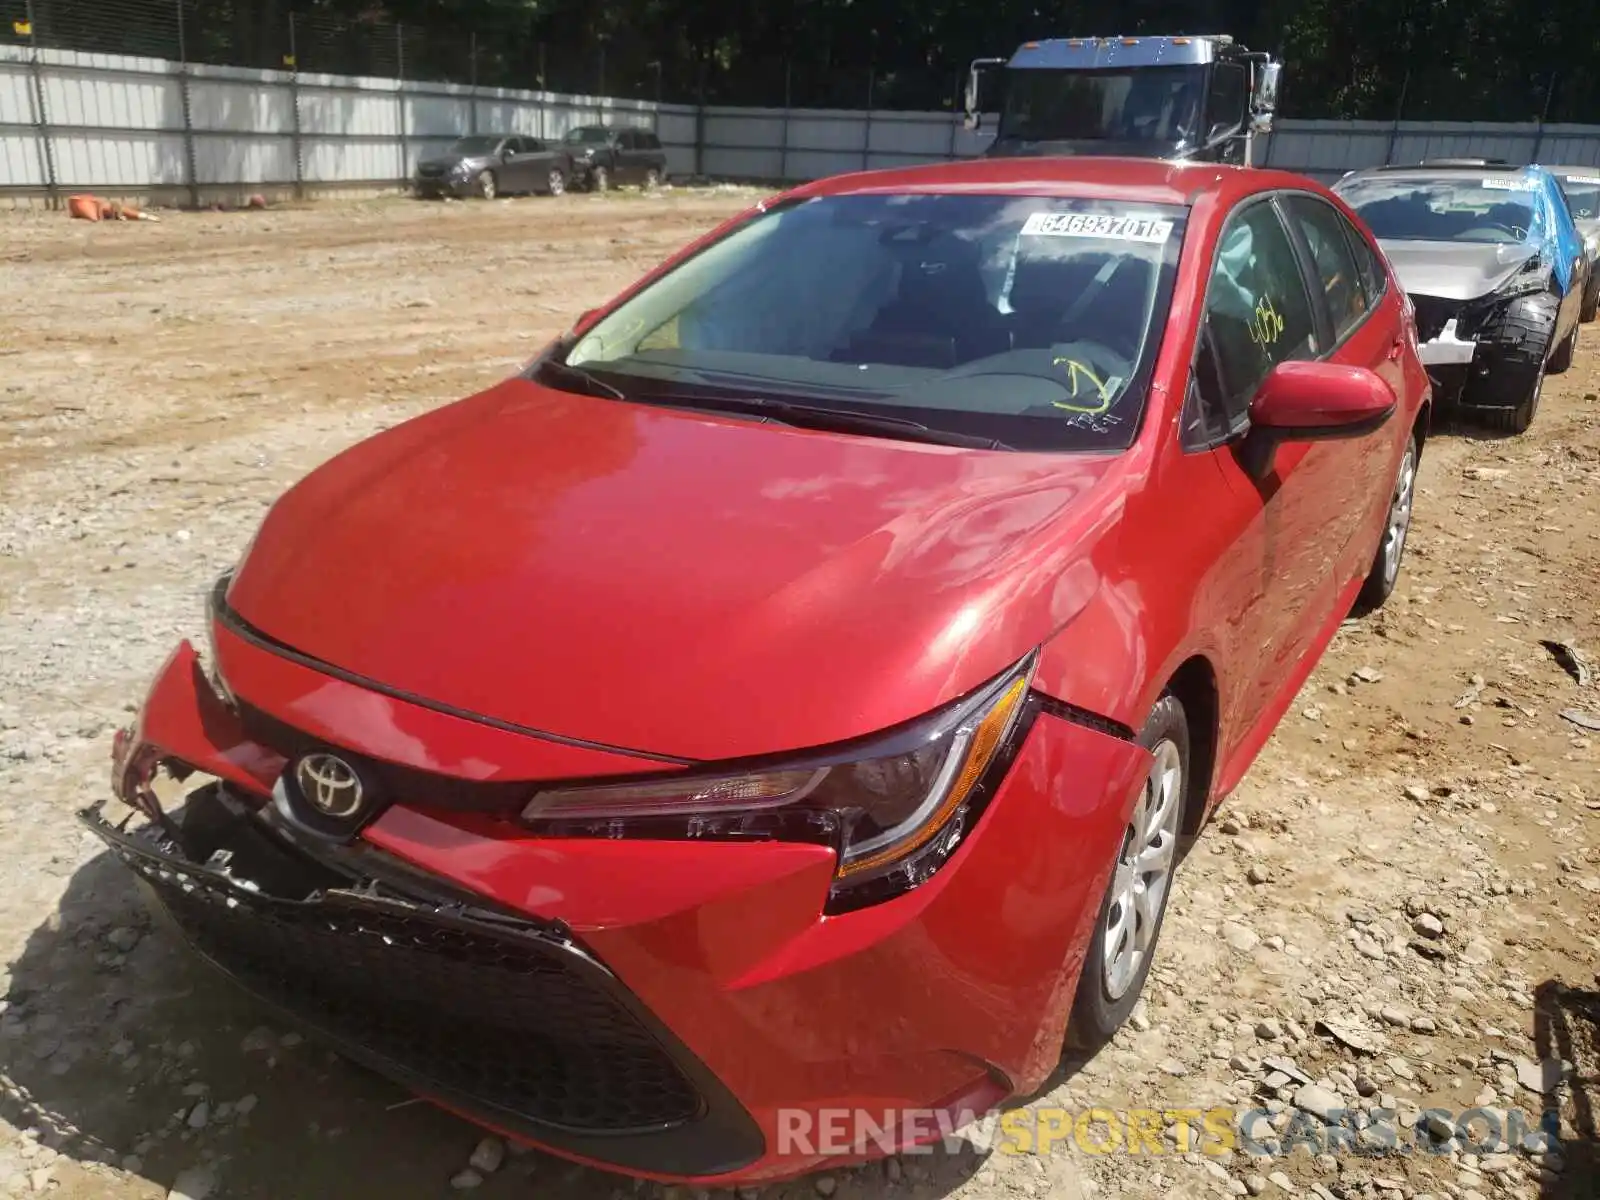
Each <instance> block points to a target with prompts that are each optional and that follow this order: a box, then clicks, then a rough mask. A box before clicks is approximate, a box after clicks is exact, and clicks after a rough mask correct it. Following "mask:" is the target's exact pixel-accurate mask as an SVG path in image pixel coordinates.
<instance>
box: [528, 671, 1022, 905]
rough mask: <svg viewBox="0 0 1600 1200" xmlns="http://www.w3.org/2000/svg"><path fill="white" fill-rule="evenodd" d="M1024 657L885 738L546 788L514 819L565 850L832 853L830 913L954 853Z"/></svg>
mask: <svg viewBox="0 0 1600 1200" xmlns="http://www.w3.org/2000/svg"><path fill="white" fill-rule="evenodd" d="M1034 661H1035V656H1034V655H1032V654H1030V655H1029V656H1028V657H1027V658H1026V659H1024V660H1023V661H1022V662H1020V663H1018V664H1017V665H1016V666H1015V667H1013V668H1012V669H1011V670H1008V671H1007V672H1006V673H1005V674H1003V675H1001V676H999V677H998V678H996V679H993V680H991V681H990V682H989V683H987V684H985V685H984V686H982V687H980V688H978V689H977V690H976V691H974V692H972V693H970V694H969V695H967V696H965V697H963V698H962V699H960V700H958V701H956V702H955V703H953V704H951V705H949V706H947V707H945V708H943V709H941V710H939V711H938V712H936V713H934V714H932V715H930V716H928V717H925V718H923V719H921V720H918V721H913V722H911V723H910V724H908V725H906V726H903V727H901V728H899V729H896V730H893V731H891V732H889V733H886V734H883V735H880V736H877V737H873V738H868V739H863V740H861V741H858V742H853V743H850V744H848V745H845V746H840V747H837V748H835V749H833V750H831V751H823V752H820V753H817V754H812V755H799V756H795V757H793V758H792V759H791V760H789V761H785V762H777V763H763V764H751V765H749V766H746V767H742V768H727V769H723V770H720V771H716V772H707V773H700V772H693V773H690V772H686V773H684V774H681V775H672V776H653V777H651V778H648V779H644V778H639V779H632V780H619V781H617V782H615V783H604V784H593V785H580V786H575V787H553V788H546V789H543V790H541V791H539V792H538V793H536V794H535V795H534V797H533V799H532V800H531V801H530V802H529V803H528V805H527V807H526V808H525V809H524V810H523V813H522V817H523V820H524V821H525V822H527V823H528V825H529V826H530V827H531V828H533V829H535V830H537V831H538V832H540V833H543V834H547V835H550V836H565V837H611V838H619V837H658V838H695V839H712V840H763V839H770V840H789V841H811V842H818V843H821V844H824V845H829V846H831V847H833V849H834V850H835V851H836V852H837V854H838V865H837V868H836V874H835V878H834V885H833V890H832V894H831V896H830V900H829V911H834V912H837V911H843V910H846V909H849V908H857V907H860V906H861V905H863V904H869V903H875V902H877V901H879V900H884V899H888V898H890V897H891V896H895V895H899V894H900V893H902V892H905V891H908V890H909V889H910V888H913V887H915V886H916V885H917V884H919V883H921V882H923V881H924V880H925V879H927V878H928V877H929V876H930V875H932V874H933V873H934V872H935V871H936V870H938V868H939V867H940V866H941V865H942V864H943V863H944V862H945V861H946V860H947V859H948V858H949V857H950V855H951V854H953V853H954V852H955V849H956V847H957V846H958V845H959V844H960V842H961V839H962V837H963V836H964V834H965V832H966V830H967V829H968V828H969V826H970V823H971V821H972V820H973V819H975V818H976V816H977V811H978V809H979V807H980V806H981V804H982V803H983V802H985V801H986V800H987V790H988V786H987V785H990V784H992V779H991V778H990V777H989V776H990V771H991V768H996V769H1003V767H1004V765H1005V763H1006V762H1007V761H1008V760H1009V757H1010V754H1011V752H1012V751H1013V750H1014V749H1015V746H1016V743H1017V742H1018V741H1020V738H1019V737H1018V736H1017V734H1018V732H1019V730H1020V728H1021V726H1022V724H1023V720H1022V718H1023V713H1024V710H1025V708H1026V707H1027V706H1026V704H1025V701H1026V699H1027V696H1028V685H1029V683H1030V682H1031V680H1032V675H1033V667H1034Z"/></svg>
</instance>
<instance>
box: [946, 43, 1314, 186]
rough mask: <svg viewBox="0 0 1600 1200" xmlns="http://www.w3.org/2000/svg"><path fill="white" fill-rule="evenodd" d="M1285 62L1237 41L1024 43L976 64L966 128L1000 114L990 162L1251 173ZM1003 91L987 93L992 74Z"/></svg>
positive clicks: (969, 85)
mask: <svg viewBox="0 0 1600 1200" xmlns="http://www.w3.org/2000/svg"><path fill="white" fill-rule="evenodd" d="M1282 70H1283V67H1282V64H1281V63H1278V62H1275V61H1273V59H1272V58H1271V57H1270V56H1269V55H1266V54H1261V53H1256V52H1252V51H1249V50H1246V49H1245V48H1244V47H1243V46H1240V45H1237V44H1236V43H1235V42H1234V40H1233V39H1232V38H1231V37H1226V36H1222V35H1209V36H1204V37H1200V36H1196V37H1098V38H1095V37H1089V38H1051V39H1048V40H1045V41H1038V42H1026V43H1024V44H1023V45H1022V46H1021V47H1019V48H1018V50H1017V52H1016V53H1015V54H1013V55H1012V56H1011V57H1010V58H1009V59H1003V58H980V59H978V60H977V61H976V62H974V63H973V64H972V70H971V73H970V75H969V77H968V81H967V94H966V103H965V108H966V125H967V128H968V129H972V130H976V129H979V128H980V127H981V123H982V117H981V114H982V112H983V110H984V108H985V107H988V108H989V109H990V110H991V111H998V113H999V124H998V126H997V127H996V129H995V136H994V140H993V141H992V142H991V143H990V144H989V146H988V148H987V149H986V150H985V151H984V154H985V155H988V156H1008V157H1009V156H1017V155H1030V154H1044V155H1064V154H1065V155H1080V154H1082V155H1128V156H1133V157H1137V158H1170V159H1192V160H1199V161H1208V162H1225V163H1236V164H1238V165H1240V166H1250V165H1251V161H1252V154H1251V152H1252V149H1253V142H1254V138H1255V135H1256V134H1258V133H1266V132H1267V131H1269V130H1270V129H1271V128H1272V118H1273V114H1274V113H1275V111H1276V109H1277V102H1278V80H1279V76H1280V75H1281V73H1282ZM991 73H993V74H996V75H998V76H999V83H1000V89H999V93H998V94H996V95H991V96H990V97H988V100H989V101H990V103H988V104H985V97H984V96H983V95H982V86H983V80H984V77H985V76H986V75H989V74H991Z"/></svg>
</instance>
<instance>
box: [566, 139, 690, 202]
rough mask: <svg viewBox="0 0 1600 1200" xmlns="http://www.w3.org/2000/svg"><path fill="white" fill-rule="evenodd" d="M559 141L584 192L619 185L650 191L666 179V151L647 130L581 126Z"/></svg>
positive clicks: (602, 189)
mask: <svg viewBox="0 0 1600 1200" xmlns="http://www.w3.org/2000/svg"><path fill="white" fill-rule="evenodd" d="M562 141H563V144H564V145H565V147H566V149H567V151H568V152H569V153H570V154H571V155H572V169H573V180H574V182H576V183H577V184H579V185H580V186H581V187H582V188H583V189H584V190H585V191H590V192H603V191H606V190H607V189H608V188H610V187H611V186H612V185H613V184H619V183H636V184H638V185H639V186H640V187H646V188H652V187H655V186H656V185H657V184H659V183H660V182H661V181H662V180H663V179H665V178H666V177H667V155H666V151H665V150H663V149H662V148H661V139H660V138H658V137H657V136H656V135H655V134H654V133H652V132H651V131H650V130H648V129H619V128H616V127H614V126H611V125H580V126H579V127H578V128H577V129H572V130H568V132H567V136H566V137H565V138H563V139H562Z"/></svg>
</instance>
